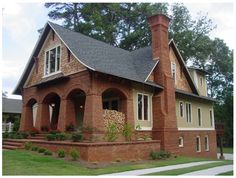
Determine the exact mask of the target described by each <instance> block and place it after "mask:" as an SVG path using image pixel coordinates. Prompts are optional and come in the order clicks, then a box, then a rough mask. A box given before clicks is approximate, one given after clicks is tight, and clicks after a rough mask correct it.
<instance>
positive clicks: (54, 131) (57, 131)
mask: <svg viewBox="0 0 236 178" xmlns="http://www.w3.org/2000/svg"><path fill="white" fill-rule="evenodd" d="M49 133H50V134H57V133H61V131H60V130H51V131H50V132H49Z"/></svg>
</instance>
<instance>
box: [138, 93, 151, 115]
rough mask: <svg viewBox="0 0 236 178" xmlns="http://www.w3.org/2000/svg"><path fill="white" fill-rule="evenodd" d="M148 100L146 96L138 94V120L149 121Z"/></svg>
mask: <svg viewBox="0 0 236 178" xmlns="http://www.w3.org/2000/svg"><path fill="white" fill-rule="evenodd" d="M148 103H149V98H148V95H145V94H141V93H139V94H138V120H149V110H150V108H149V104H148Z"/></svg>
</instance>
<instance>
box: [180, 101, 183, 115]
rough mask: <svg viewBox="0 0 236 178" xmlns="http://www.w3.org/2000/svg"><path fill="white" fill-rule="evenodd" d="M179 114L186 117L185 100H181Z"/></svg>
mask: <svg viewBox="0 0 236 178" xmlns="http://www.w3.org/2000/svg"><path fill="white" fill-rule="evenodd" d="M179 115H180V117H184V102H183V101H180V102H179Z"/></svg>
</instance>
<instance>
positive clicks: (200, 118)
mask: <svg viewBox="0 0 236 178" xmlns="http://www.w3.org/2000/svg"><path fill="white" fill-rule="evenodd" d="M197 115H198V126H201V125H202V112H201V108H198V109H197Z"/></svg>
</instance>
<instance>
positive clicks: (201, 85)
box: [188, 67, 208, 96]
mask: <svg viewBox="0 0 236 178" xmlns="http://www.w3.org/2000/svg"><path fill="white" fill-rule="evenodd" d="M188 70H189V72H190V74H191V77H192V79H193V81H194V83H195V85H196V87H197V89H198V91H199V94H200V95H202V96H207V82H206V75H207V74H208V72H206V71H205V70H203V69H198V68H193V67H189V68H188Z"/></svg>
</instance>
